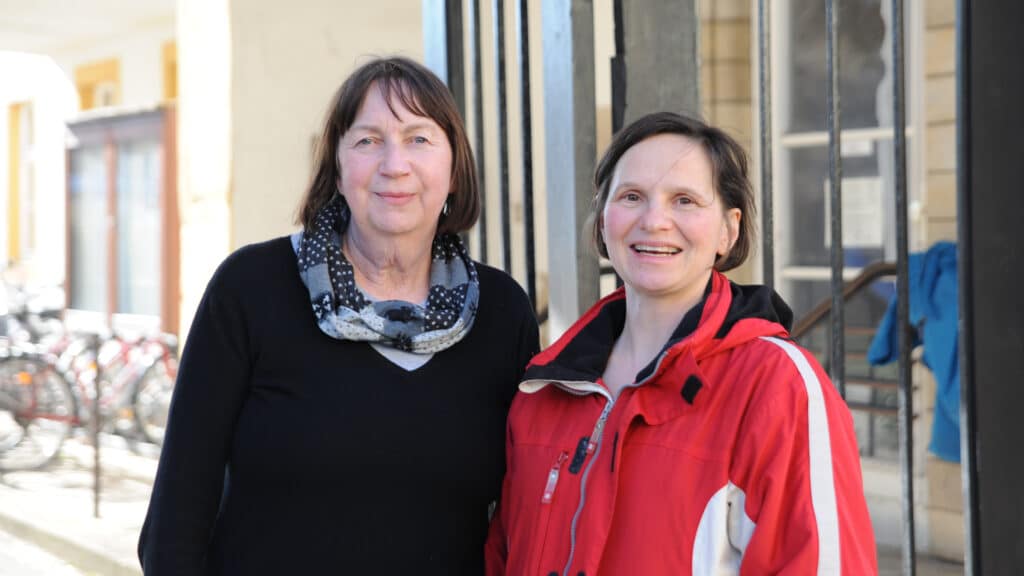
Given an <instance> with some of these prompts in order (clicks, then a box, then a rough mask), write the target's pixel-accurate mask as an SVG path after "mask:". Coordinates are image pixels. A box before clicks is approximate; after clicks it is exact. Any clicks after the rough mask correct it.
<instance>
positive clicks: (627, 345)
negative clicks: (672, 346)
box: [615, 281, 707, 374]
mask: <svg viewBox="0 0 1024 576" xmlns="http://www.w3.org/2000/svg"><path fill="white" fill-rule="evenodd" d="M699 286H700V291H699V292H697V293H695V294H690V295H683V296H681V297H676V298H665V297H663V296H658V295H650V294H643V293H638V292H636V291H635V290H632V289H630V288H629V287H628V286H627V287H626V323H625V326H624V328H623V329H622V334H620V335H619V339H618V340H617V341H616V342H615V348H616V350H617V351H619V352H621V353H623V354H624V356H625V357H626V358H629V359H630V362H629V364H631V365H632V366H631V370H632V372H633V373H634V374H635V373H636V372H639V371H640V370H641V369H642V368H643V367H644V366H646V365H647V364H649V363H650V362H651V360H654V358H655V357H656V356H657V355H658V353H659V352H660V351H661V349H662V348H663V347H664V346H665V344H666V343H667V342H668V340H669V338H671V337H672V333H673V332H675V330H676V328H678V327H679V324H680V323H681V322H682V321H683V317H685V316H686V314H687V313H688V312H689V311H690V310H692V309H693V307H694V306H696V305H697V304H699V303H700V301H701V299H703V297H704V287H705V286H707V281H705V282H703V283H700V284H699Z"/></svg>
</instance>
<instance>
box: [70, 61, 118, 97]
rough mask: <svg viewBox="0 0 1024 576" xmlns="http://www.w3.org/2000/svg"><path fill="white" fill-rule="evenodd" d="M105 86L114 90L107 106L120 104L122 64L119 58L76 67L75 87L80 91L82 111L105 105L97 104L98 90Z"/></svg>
mask: <svg viewBox="0 0 1024 576" xmlns="http://www.w3.org/2000/svg"><path fill="white" fill-rule="evenodd" d="M104 85H107V86H110V87H111V89H112V90H113V94H112V98H111V101H110V102H108V103H107V104H110V105H114V104H119V103H120V102H121V63H120V61H119V60H118V59H117V58H111V59H109V60H100V61H97V62H90V63H88V64H82V65H81V66H76V67H75V87H76V88H77V89H78V98H79V100H80V102H81V106H82V110H89V109H90V108H95V107H97V106H100V105H103V104H104V103H103V102H97V101H96V98H95V96H96V89H97V88H98V87H100V86H104Z"/></svg>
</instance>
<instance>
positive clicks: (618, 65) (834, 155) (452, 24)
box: [448, 0, 916, 575]
mask: <svg viewBox="0 0 1024 576" xmlns="http://www.w3.org/2000/svg"><path fill="white" fill-rule="evenodd" d="M553 3H554V4H557V6H558V10H563V11H566V12H567V13H569V12H571V16H568V18H569V21H570V22H572V24H571V26H570V29H569V31H568V32H566V31H565V29H563V28H560V29H559V33H562V34H563V35H565V34H568V35H569V36H572V41H566V43H565V44H561V45H555V46H549V45H548V44H547V43H546V44H545V48H544V50H545V53H544V62H545V70H547V66H548V64H549V63H548V60H549V56H550V54H548V52H549V51H551V50H556V51H557V50H563V51H564V50H569V51H575V50H578V49H579V45H580V44H579V39H580V38H585V37H586V32H587V31H586V30H584V31H583V34H581V35H580V36H579V38H578V37H577V36H576V35H575V32H576V31H575V29H574V28H572V26H576V25H577V24H578V25H579V26H581V27H585V26H590V27H591V28H590V34H591V35H592V33H593V30H592V26H593V21H592V20H593V13H592V11H589V10H584V9H582V8H581V9H579V11H578V12H577V11H576V10H577V8H579V7H578V6H577V4H576V3H575V2H570V1H566V0H563V1H559V2H553ZM449 4H452V3H451V2H449ZM457 4H459V5H460V6H461V5H462V4H461V3H457ZM581 4H583V3H581ZM528 5H529V2H528V1H527V0H518V1H517V2H516V8H515V9H516V18H515V21H514V23H513V27H514V33H515V37H516V38H517V39H518V43H517V46H516V47H517V50H515V52H516V53H515V54H512V53H511V52H512V51H511V50H506V43H505V33H506V22H505V18H504V15H505V3H504V1H503V0H491V3H490V17H489V20H488V25H487V26H485V24H484V22H483V21H482V15H481V3H480V2H479V0H470V1H469V2H468V3H467V4H466V6H469V9H468V10H467V12H468V14H469V15H470V16H471V17H470V18H469V21H468V25H469V26H470V27H471V30H470V31H469V34H468V35H467V37H468V38H469V39H470V40H469V41H468V42H467V43H466V44H467V45H468V46H469V50H470V51H471V53H470V58H469V61H470V62H471V67H472V74H473V81H472V82H471V83H470V82H467V81H466V76H465V73H464V71H463V70H462V68H463V66H462V62H463V54H462V49H463V42H462V37H463V29H462V19H461V15H462V11H461V8H459V9H458V10H455V11H454V12H457V13H458V18H455V19H453V18H451V12H453V11H451V10H449V17H450V18H449V21H448V33H449V42H448V48H449V50H450V51H451V50H457V51H458V53H457V54H455V55H452V54H449V57H448V67H449V69H448V74H449V83H450V85H451V86H453V88H454V87H458V88H459V89H461V90H465V92H466V93H467V94H469V93H472V94H471V97H470V98H469V99H468V102H467V103H466V110H464V115H465V116H466V117H467V119H468V118H472V119H473V121H474V133H473V138H474V142H475V147H476V150H475V152H476V154H477V162H478V172H479V178H480V181H481V183H483V182H485V181H486V176H487V174H486V169H487V166H486V162H485V161H484V159H485V153H486V152H487V150H486V147H487V146H488V145H496V146H497V154H496V156H497V159H498V160H497V165H496V166H497V170H499V172H500V173H499V174H498V178H497V179H496V181H497V185H498V188H499V190H498V194H497V195H496V196H494V197H492V201H493V199H494V198H495V197H496V198H497V199H498V200H499V205H498V206H497V207H496V208H497V209H495V207H493V206H485V207H484V210H483V213H482V215H481V219H480V223H479V226H478V227H477V232H476V235H475V236H474V239H475V242H476V246H475V247H476V253H477V254H478V255H479V257H480V259H482V260H484V261H488V260H489V258H488V253H489V251H488V249H489V248H491V249H492V250H493V242H494V241H498V242H500V245H501V250H500V251H498V252H496V253H499V254H500V266H501V267H502V268H504V269H505V270H506V271H507V272H509V273H511V272H512V260H513V252H514V251H513V232H512V228H513V224H517V225H518V224H520V223H521V225H522V226H523V236H524V246H523V247H515V252H516V253H520V254H524V260H525V269H526V281H525V283H524V284H525V287H526V290H527V292H528V293H529V295H530V298H531V301H532V302H533V303H534V306H535V309H537V311H538V315H539V316H540V318H541V320H542V321H545V320H547V319H548V317H549V316H552V318H554V316H555V314H554V313H556V312H560V311H559V309H557V308H555V305H556V302H555V300H554V299H552V304H550V306H549V305H548V304H547V303H546V302H540V303H539V302H538V297H537V290H538V287H537V274H536V272H537V270H536V261H535V255H534V247H535V245H536V244H535V239H534V234H535V231H534V227H533V222H534V220H533V218H534V206H533V162H532V159H533V158H532V157H533V154H534V149H533V133H532V125H531V120H532V115H531V112H530V84H529V81H530V50H529V38H530V30H529V22H528V18H527V9H528ZM551 5H552V4H551V3H542V4H541V6H542V7H543V9H544V11H545V14H546V15H550V14H549V11H550V10H552V8H551ZM612 6H613V9H614V17H613V20H614V23H615V26H616V30H615V34H616V35H615V40H616V57H615V58H614V59H613V62H612V63H611V64H612V69H613V73H612V86H611V90H612V92H613V94H614V93H616V90H621V89H622V86H621V85H618V84H616V83H617V82H619V83H621V82H622V81H623V78H624V76H625V73H624V70H623V67H624V66H625V63H624V61H623V60H622V58H620V57H619V56H620V54H619V53H620V52H621V46H620V43H621V40H622V39H621V37H620V33H621V31H620V25H621V24H622V22H621V18H622V16H621V12H622V5H621V3H619V2H614V3H613V4H612ZM756 6H757V14H756V21H757V27H756V34H757V38H756V43H755V45H756V47H757V57H756V63H757V66H758V84H757V86H758V95H757V96H756V99H757V100H758V110H759V129H760V134H759V135H758V137H757V138H756V141H757V142H758V144H759V155H760V170H761V173H760V188H761V190H760V192H761V205H760V207H761V210H762V251H761V254H762V262H761V264H762V275H763V280H764V282H765V284H767V285H769V286H773V287H774V285H775V283H776V277H777V272H778V271H777V268H778V262H777V259H776V255H777V254H776V252H777V250H778V248H777V247H776V243H775V240H776V237H775V229H774V228H775V226H776V225H777V222H778V220H776V218H775V217H776V211H777V210H778V207H776V205H775V201H774V197H773V196H774V194H773V178H774V174H775V173H776V171H777V170H776V168H775V163H776V162H778V159H777V158H775V157H774V155H773V145H774V142H773V139H774V138H775V133H774V132H773V128H772V126H773V119H772V109H773V108H772V103H771V94H772V90H773V85H772V58H771V54H770V45H771V42H770V40H771V36H770V28H771V22H772V18H773V14H772V11H773V8H775V9H776V10H777V9H778V7H779V6H780V4H779V3H777V2H771V1H770V0H758V2H757V3H756ZM840 7H841V5H840V4H839V3H838V2H837V1H836V0H826V1H825V5H824V9H825V18H824V22H821V25H822V27H823V28H824V30H825V59H824V61H823V62H822V66H823V68H824V69H825V71H826V76H827V83H826V86H827V88H826V91H825V95H824V98H825V100H826V124H827V126H826V129H827V132H828V171H827V172H828V198H829V213H828V214H827V218H828V222H829V224H830V231H829V237H830V239H831V242H830V248H829V265H830V266H829V267H830V272H831V284H830V299H829V302H828V303H827V304H823V305H819V307H817V308H815V309H814V310H812V311H811V313H810V314H808V315H807V316H805V317H804V319H803V320H801V323H800V324H799V325H798V326H797V327H796V329H795V330H794V335H798V334H799V333H800V332H801V331H802V330H806V329H808V327H809V326H812V325H814V324H816V323H818V322H822V321H823V320H824V318H826V317H828V319H829V322H830V325H831V329H830V335H829V342H828V357H827V361H826V362H824V363H825V364H826V365H827V366H828V369H829V372H830V375H831V377H832V380H833V382H834V383H835V385H836V386H837V388H838V389H839V391H840V393H841V394H843V395H844V398H845V391H846V390H845V389H846V386H847V384H859V383H860V382H859V381H853V382H847V379H846V376H847V374H846V366H845V359H846V357H847V347H846V342H845V334H846V329H847V322H846V318H845V316H844V312H843V310H844V306H843V302H845V300H846V299H848V298H849V296H851V295H852V294H854V293H856V292H857V291H858V290H860V289H861V286H860V285H858V284H857V283H856V282H854V283H851V284H850V285H844V281H843V269H844V264H845V262H844V256H845V255H844V251H843V239H844V236H843V216H842V208H843V200H842V199H843V190H842V185H843V177H842V175H843V155H842V153H841V152H842V146H841V141H842V133H843V132H842V122H841V120H842V99H841V94H840V82H839V77H840V68H841V65H842V62H840V58H839V52H840V51H839V37H840V34H839V32H840V30H841V27H842V26H843V22H842V21H841V18H840V16H841V14H842V13H843V12H844V10H845V9H844V10H840ZM559 14H561V12H560V13H559ZM889 14H890V18H889V22H888V27H889V30H888V32H889V34H888V35H889V37H890V38H891V39H892V42H891V49H892V52H891V62H892V89H893V91H892V113H893V126H894V138H893V144H894V146H893V164H894V166H895V179H894V191H893V192H894V193H893V197H894V199H895V200H894V206H893V207H892V209H893V211H894V213H895V215H896V218H895V219H896V226H895V228H896V250H895V252H896V254H895V256H896V262H895V264H879V265H877V266H876V267H875V268H872V267H869V269H868V270H865V272H864V274H862V276H864V277H865V278H866V277H867V276H871V275H873V274H883V273H884V274H890V275H891V274H895V275H896V277H897V282H896V284H897V297H898V300H899V305H898V314H897V321H898V323H899V325H900V326H901V327H902V329H901V330H899V331H898V332H899V370H898V378H897V385H896V389H897V396H898V423H899V439H900V441H899V445H900V447H899V449H900V465H901V492H902V501H903V502H902V504H903V528H904V532H903V535H902V540H903V546H902V547H903V573H904V574H911V575H912V574H915V570H916V569H915V555H916V554H915V547H914V510H913V492H914V490H913V436H912V418H913V405H912V397H911V393H910V392H911V381H910V378H911V375H910V374H911V373H910V367H911V358H910V352H911V350H910V341H909V339H908V338H907V331H908V329H909V325H910V323H909V307H908V303H909V297H908V292H909V281H908V273H907V261H908V220H907V169H906V167H907V157H906V104H905V99H906V94H905V89H904V84H905V79H904V20H903V0H891V3H890V6H889ZM560 17H561V16H560ZM572 18H579V19H580V20H584V19H588V18H589V20H590V21H589V22H582V21H580V22H576V21H573V20H572ZM456 20H457V21H456ZM543 26H544V30H543V32H544V33H545V38H547V33H548V31H549V28H550V27H551V26H564V22H563V21H559V22H557V23H555V24H552V23H551V21H550V19H548V20H545V21H544V24H543ZM485 29H489V33H487V34H485ZM455 36H457V37H458V39H457V41H456V40H453V38H454V37H455ZM485 38H486V39H488V40H487V41H488V42H493V45H492V46H493V55H494V66H493V67H494V69H495V70H496V80H495V81H493V82H485V81H484V78H483V65H482V59H483V42H484V41H485ZM585 44H586V43H585V42H584V43H583V45H585ZM590 45H592V38H591V44H590ZM587 49H588V50H590V48H587ZM572 56H573V57H579V58H582V59H583V60H581V61H579V62H577V61H576V60H573V62H574V63H576V68H575V69H574V70H573V72H574V73H575V72H576V71H577V70H578V69H579V68H580V66H584V65H585V66H593V64H594V63H593V54H575V53H573V54H572ZM512 62H514V63H515V66H517V67H518V71H519V78H520V88H521V93H520V94H519V95H518V97H519V105H520V111H519V118H520V119H521V120H522V122H523V131H522V134H521V148H520V150H521V155H522V156H521V157H522V166H521V169H522V174H521V178H522V183H523V184H522V195H523V196H522V207H523V212H524V213H523V217H522V218H521V219H519V220H517V221H515V222H514V221H513V218H512V215H511V213H510V211H511V209H512V206H511V204H512V200H513V194H512V191H511V190H510V183H509V149H510V148H511V146H510V144H511V142H510V135H509V130H508V128H509V126H508V116H507V112H508V110H509V106H510V101H511V100H513V99H514V98H515V96H513V95H511V94H510V93H509V92H508V90H507V84H506V75H507V74H508V70H507V67H508V64H509V63H512ZM559 70H561V68H559ZM545 78H546V82H545V100H546V104H547V103H548V101H550V100H551V99H552V98H565V92H566V91H567V90H568V91H570V92H572V91H574V90H578V89H579V85H578V84H577V83H574V82H575V81H572V82H568V84H565V85H562V84H559V85H557V86H548V85H547V83H548V81H549V80H548V76H547V75H546V76H545ZM576 80H578V79H576ZM557 81H561V79H556V82H557ZM470 84H472V88H467V87H469V86H470ZM590 90H591V93H589V94H585V93H576V92H572V94H571V96H570V98H571V104H570V105H569V108H568V109H567V110H562V108H558V110H560V111H562V112H567V113H568V114H569V115H577V116H578V115H579V112H580V110H583V108H586V107H587V106H592V102H593V93H592V88H591V89H590ZM485 94H493V97H494V100H495V101H496V103H497V104H496V106H497V124H496V126H497V127H496V128H495V129H494V133H493V134H490V135H488V134H485V130H484V122H483V118H484V100H485ZM588 98H589V99H588ZM612 100H613V104H614V103H615V101H616V99H615V98H613V99H612ZM460 101H461V100H460ZM559 105H560V106H562V105H564V101H559ZM577 108H579V109H580V110H577ZM546 109H547V106H546ZM553 109H554V108H553ZM584 112H587V113H591V114H592V111H589V110H585V111H584ZM612 112H613V114H612V121H613V128H615V129H617V128H619V127H621V126H620V124H621V112H622V111H621V110H615V109H614V107H613V111H612ZM551 118H555V120H556V123H557V121H558V120H559V117H558V116H557V115H556V116H554V117H551V116H549V120H548V121H549V123H550V122H551V121H552V120H551ZM591 118H593V116H591ZM546 128H548V129H549V133H548V135H547V142H548V148H551V147H552V146H556V147H557V146H561V147H563V148H564V147H566V146H568V147H569V148H573V152H572V153H571V154H570V156H569V158H570V159H571V160H570V164H568V165H565V166H557V167H556V168H552V166H551V164H552V163H553V162H552V161H551V159H552V158H553V156H551V155H550V154H548V155H547V158H548V164H549V171H550V170H552V169H557V170H560V171H562V172H569V173H573V172H580V170H581V166H582V164H579V165H577V163H580V162H585V161H589V160H588V159H587V158H586V156H588V155H589V153H588V152H587V149H586V144H587V143H582V144H581V142H580V141H579V140H576V141H571V140H570V141H568V142H564V141H561V140H559V141H557V142H554V143H552V134H551V132H550V131H551V130H553V129H554V127H553V126H546ZM562 128H564V127H563V126H559V127H558V129H559V130H561V129H562ZM574 129H575V132H576V133H577V134H579V133H581V131H586V130H588V129H589V128H588V127H586V126H584V127H582V128H581V127H580V126H574ZM488 136H490V137H489V138H488ZM574 147H575V148H574ZM542 153H544V151H542ZM573 154H574V155H573ZM581 159H582V160H581ZM548 180H549V182H548V187H549V188H550V187H551V186H552V181H551V177H550V174H549V178H548ZM558 182H566V183H568V182H570V180H569V179H566V180H564V181H563V180H558ZM571 182H575V185H576V187H577V188H579V187H581V186H583V184H582V183H581V182H582V181H581V180H579V179H577V180H574V181H571ZM558 193H560V194H570V193H571V194H577V195H578V194H580V192H579V191H577V190H558ZM548 201H549V216H550V210H551V204H550V202H551V200H550V198H549V200H548ZM494 217H498V218H500V219H501V223H500V227H499V228H498V229H500V238H493V237H490V238H489V237H488V221H489V220H490V219H491V218H494ZM568 225H570V226H573V227H575V226H576V223H573V224H568ZM492 226H493V223H492ZM549 228H550V226H549ZM540 235H541V237H542V238H545V239H546V242H545V243H546V244H548V245H549V246H550V244H551V243H552V237H551V232H550V230H549V231H544V232H541V233H540ZM557 249H558V248H556V250H557ZM564 249H565V250H566V251H574V252H575V251H576V250H577V249H578V247H577V246H575V245H574V246H571V247H569V246H567V247H565V248H564ZM550 254H551V253H549V255H550ZM569 261H570V260H569V259H567V260H566V261H565V262H569ZM551 265H552V266H553V267H556V268H560V265H559V264H555V263H554V262H552V264H551ZM557 271H558V273H559V274H566V275H570V276H573V277H575V276H576V274H579V275H580V276H581V277H584V276H586V278H587V279H586V282H590V280H589V278H590V276H587V272H584V271H583V270H582V269H580V270H578V271H577V272H575V273H574V272H573V271H572V270H569V269H568V267H567V268H566V269H565V270H562V269H559V270H557ZM572 281H573V280H572V279H568V280H567V282H570V283H571V282H572ZM862 282H866V283H870V282H868V281H867V280H862ZM865 285H866V284H865ZM553 289H554V288H553V287H552V286H550V285H549V291H548V293H549V295H550V294H552V293H551V290H553ZM578 294H583V293H582V292H578ZM587 295H589V293H587ZM549 297H551V298H553V296H549ZM588 297H589V296H588ZM562 306H563V307H564V304H563V305H562ZM549 311H550V312H551V314H549ZM566 313H567V312H565V311H561V314H562V315H565V314H566ZM568 313H570V314H571V315H572V316H573V317H575V315H576V311H570V312H568ZM886 386H888V387H890V388H891V385H889V384H887V385H886Z"/></svg>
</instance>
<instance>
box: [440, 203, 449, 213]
mask: <svg viewBox="0 0 1024 576" xmlns="http://www.w3.org/2000/svg"><path fill="white" fill-rule="evenodd" d="M441 214H442V215H444V216H447V215H448V200H445V201H444V206H442V207H441Z"/></svg>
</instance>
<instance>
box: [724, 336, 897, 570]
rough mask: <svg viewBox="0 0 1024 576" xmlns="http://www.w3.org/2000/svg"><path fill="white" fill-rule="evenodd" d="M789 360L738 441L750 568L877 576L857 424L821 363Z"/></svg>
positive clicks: (771, 373) (778, 367)
mask: <svg viewBox="0 0 1024 576" xmlns="http://www.w3.org/2000/svg"><path fill="white" fill-rule="evenodd" d="M782 344H783V346H781V347H782V348H783V350H785V351H786V354H787V355H788V356H789V359H788V360H787V359H786V358H785V357H782V358H781V359H780V361H779V362H778V363H774V362H772V363H768V364H775V368H774V370H766V371H764V372H762V374H766V376H764V379H765V380H776V381H769V382H765V383H764V385H763V386H762V388H763V389H765V390H766V391H767V392H768V393H767V394H763V395H759V396H758V398H759V401H758V402H757V403H756V404H755V405H752V406H751V411H750V414H749V417H748V418H747V420H746V422H745V423H744V425H743V426H742V428H741V431H740V436H739V438H738V439H737V450H736V454H735V462H734V464H733V467H734V471H733V477H734V478H736V479H737V480H736V481H737V484H738V485H740V486H741V487H743V488H744V490H745V492H746V502H745V506H744V511H745V512H746V516H747V517H748V519H749V522H751V523H752V524H753V533H752V535H751V536H750V540H749V542H748V543H747V544H746V549H745V550H744V553H743V561H742V564H741V568H742V570H741V573H743V574H769V573H771V574H876V573H877V570H878V568H877V559H876V557H875V539H874V533H873V531H872V528H871V519H870V517H869V515H868V509H867V504H866V502H865V499H864V490H863V482H862V480H861V472H860V457H859V452H858V450H857V440H856V437H855V435H854V430H853V420H852V418H851V417H850V413H849V410H848V409H847V408H846V405H845V403H844V402H843V400H842V398H840V397H839V395H838V393H837V392H836V391H835V388H834V387H833V385H832V383H831V382H830V381H829V379H828V376H827V375H826V374H825V373H824V371H823V370H822V368H821V366H820V365H818V363H817V362H816V361H815V360H814V359H813V358H812V357H811V356H810V355H809V354H807V353H806V352H805V351H804V350H802V349H800V348H798V347H797V346H795V345H793V344H791V343H788V342H783V343H782Z"/></svg>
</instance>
